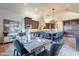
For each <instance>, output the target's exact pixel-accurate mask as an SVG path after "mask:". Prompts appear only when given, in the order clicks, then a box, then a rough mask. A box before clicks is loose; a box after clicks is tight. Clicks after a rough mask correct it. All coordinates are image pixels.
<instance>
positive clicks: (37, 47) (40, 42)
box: [24, 37, 51, 55]
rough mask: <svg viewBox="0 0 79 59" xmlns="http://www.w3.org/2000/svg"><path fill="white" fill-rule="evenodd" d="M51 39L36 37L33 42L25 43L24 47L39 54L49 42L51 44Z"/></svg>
mask: <svg viewBox="0 0 79 59" xmlns="http://www.w3.org/2000/svg"><path fill="white" fill-rule="evenodd" d="M50 42H51V40H48V39H44V38H39V37H36V38H35V39H34V40H32V42H30V43H27V44H24V47H25V49H26V50H27V51H29V53H33V52H34V55H37V54H38V53H40V52H41V49H42V48H44V49H45V46H46V45H47V44H50Z"/></svg>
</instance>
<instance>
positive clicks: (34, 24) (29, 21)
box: [24, 17, 39, 29]
mask: <svg viewBox="0 0 79 59" xmlns="http://www.w3.org/2000/svg"><path fill="white" fill-rule="evenodd" d="M24 22H25V27H26V25H27V24H28V25H31V26H32V29H38V26H39V22H38V21H35V20H32V18H29V17H25V18H24Z"/></svg>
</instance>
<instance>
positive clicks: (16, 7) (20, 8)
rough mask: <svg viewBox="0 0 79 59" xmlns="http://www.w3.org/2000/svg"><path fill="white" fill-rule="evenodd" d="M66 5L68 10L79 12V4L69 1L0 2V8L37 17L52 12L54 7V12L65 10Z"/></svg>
mask: <svg viewBox="0 0 79 59" xmlns="http://www.w3.org/2000/svg"><path fill="white" fill-rule="evenodd" d="M67 5H70V7H69V10H70V11H72V12H77V13H79V4H77V3H76V4H75V3H73V4H72V3H71V4H65V3H57V4H56V3H28V4H27V5H24V3H0V8H2V9H7V10H9V11H12V12H15V13H18V14H20V15H22V16H23V17H24V16H28V17H32V18H33V19H38V18H39V17H42V16H47V15H50V14H51V13H52V8H55V13H60V12H64V11H66V8H67Z"/></svg>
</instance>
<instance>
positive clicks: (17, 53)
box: [14, 40, 31, 56]
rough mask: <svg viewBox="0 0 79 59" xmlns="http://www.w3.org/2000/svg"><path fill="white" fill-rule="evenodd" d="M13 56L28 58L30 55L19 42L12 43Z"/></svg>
mask: <svg viewBox="0 0 79 59" xmlns="http://www.w3.org/2000/svg"><path fill="white" fill-rule="evenodd" d="M14 46H15V49H14V56H23V55H25V56H29V55H31V54H30V53H29V52H28V51H27V50H26V49H25V48H24V46H23V44H22V43H21V42H20V41H19V40H15V41H14Z"/></svg>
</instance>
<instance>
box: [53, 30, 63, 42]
mask: <svg viewBox="0 0 79 59" xmlns="http://www.w3.org/2000/svg"><path fill="white" fill-rule="evenodd" d="M62 36H63V33H62V32H57V33H54V34H53V41H55V42H57V41H60V40H61V39H62Z"/></svg>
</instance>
